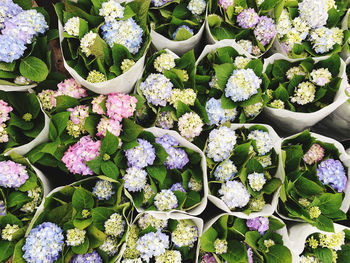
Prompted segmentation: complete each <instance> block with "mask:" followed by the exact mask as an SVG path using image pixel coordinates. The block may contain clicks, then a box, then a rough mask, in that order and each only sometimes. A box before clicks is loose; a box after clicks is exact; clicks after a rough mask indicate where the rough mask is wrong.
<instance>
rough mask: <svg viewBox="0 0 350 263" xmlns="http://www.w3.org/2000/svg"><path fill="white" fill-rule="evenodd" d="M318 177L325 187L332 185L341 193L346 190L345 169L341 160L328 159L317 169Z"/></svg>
mask: <svg viewBox="0 0 350 263" xmlns="http://www.w3.org/2000/svg"><path fill="white" fill-rule="evenodd" d="M317 176H318V178H319V179H320V181H321V182H322V183H323V184H324V185H330V186H332V187H333V188H334V189H335V190H337V191H338V192H339V193H340V192H343V191H344V190H345V188H346V183H347V177H346V174H345V169H344V166H343V165H342V163H341V162H340V161H339V160H334V159H327V160H325V161H323V162H322V163H320V164H319V165H318V167H317Z"/></svg>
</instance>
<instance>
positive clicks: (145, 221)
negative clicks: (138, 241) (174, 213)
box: [137, 213, 168, 230]
mask: <svg viewBox="0 0 350 263" xmlns="http://www.w3.org/2000/svg"><path fill="white" fill-rule="evenodd" d="M137 222H138V225H139V227H140V228H141V229H142V230H145V229H147V228H148V227H149V226H152V227H153V228H155V229H157V230H158V229H164V228H166V227H167V225H168V220H167V219H158V218H157V217H154V216H152V215H151V214H148V213H144V214H143V215H142V216H141V217H140V218H139V220H138V221H137Z"/></svg>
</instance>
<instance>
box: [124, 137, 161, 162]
mask: <svg viewBox="0 0 350 263" xmlns="http://www.w3.org/2000/svg"><path fill="white" fill-rule="evenodd" d="M137 142H138V144H139V145H138V146H136V147H134V148H132V149H128V150H126V151H125V156H126V159H127V160H128V166H129V167H137V168H140V169H142V168H144V167H146V166H148V165H152V164H153V162H154V160H155V159H156V151H155V149H154V147H153V145H152V144H151V143H150V142H148V141H146V140H144V139H137Z"/></svg>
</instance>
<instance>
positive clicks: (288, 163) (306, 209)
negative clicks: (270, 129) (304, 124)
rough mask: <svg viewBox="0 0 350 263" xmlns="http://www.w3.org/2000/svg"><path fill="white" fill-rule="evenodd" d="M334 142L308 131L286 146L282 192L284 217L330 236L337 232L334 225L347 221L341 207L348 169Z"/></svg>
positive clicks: (344, 210) (281, 202)
mask: <svg viewBox="0 0 350 263" xmlns="http://www.w3.org/2000/svg"><path fill="white" fill-rule="evenodd" d="M334 142H335V141H333V140H327V139H325V138H324V137H322V136H319V135H317V134H311V133H310V132H309V131H307V130H306V131H304V132H302V133H300V134H298V135H297V136H293V137H292V138H288V139H286V140H285V141H284V142H283V144H282V150H283V151H284V152H285V163H284V168H285V173H286V178H285V182H284V187H283V188H282V189H281V191H280V202H279V207H278V212H279V213H280V214H281V215H283V216H285V217H288V218H292V219H297V220H298V221H299V220H301V221H305V222H307V223H309V224H311V225H313V226H315V227H317V228H318V229H320V230H323V231H328V232H333V231H334V226H333V222H334V221H339V220H344V219H346V214H345V212H346V210H347V208H345V207H343V205H342V203H343V200H344V198H345V193H346V191H347V190H346V189H347V188H348V167H347V166H346V165H345V164H344V163H343V162H342V160H343V158H344V154H345V151H344V149H342V146H341V145H340V144H337V143H334ZM341 149H342V153H340V150H341ZM345 155H346V154H345ZM345 158H347V157H345Z"/></svg>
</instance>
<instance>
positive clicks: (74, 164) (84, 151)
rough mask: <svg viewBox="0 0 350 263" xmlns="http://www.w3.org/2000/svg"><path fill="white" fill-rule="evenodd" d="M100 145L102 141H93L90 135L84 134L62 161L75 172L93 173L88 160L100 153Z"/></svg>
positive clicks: (82, 173)
mask: <svg viewBox="0 0 350 263" xmlns="http://www.w3.org/2000/svg"><path fill="white" fill-rule="evenodd" d="M100 146H101V141H93V140H92V138H91V137H90V136H89V135H87V136H84V137H82V138H81V139H80V140H79V141H78V142H77V143H76V144H74V145H72V146H70V147H69V148H68V150H67V151H66V152H65V153H64V156H63V158H62V162H63V163H64V164H65V165H66V167H67V168H68V170H69V171H70V172H71V173H73V174H81V175H93V171H92V170H91V169H90V168H89V167H88V166H87V165H86V162H87V161H91V160H92V159H94V158H96V157H97V156H99V155H100Z"/></svg>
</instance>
